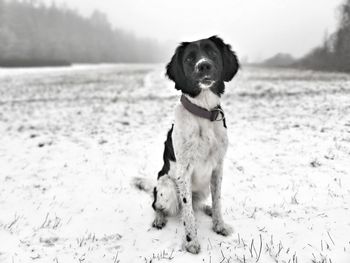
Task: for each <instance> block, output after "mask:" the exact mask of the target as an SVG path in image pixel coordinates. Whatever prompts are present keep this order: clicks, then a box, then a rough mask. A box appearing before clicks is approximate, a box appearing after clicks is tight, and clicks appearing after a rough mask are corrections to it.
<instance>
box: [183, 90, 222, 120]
mask: <svg viewBox="0 0 350 263" xmlns="http://www.w3.org/2000/svg"><path fill="white" fill-rule="evenodd" d="M180 101H181V103H182V105H183V106H184V107H185V109H186V110H188V111H189V112H191V113H192V114H194V115H196V116H198V117H201V118H205V119H208V120H210V121H224V122H225V114H224V111H223V110H222V109H221V107H220V105H218V106H216V107H215V108H214V109H212V110H210V111H209V110H207V109H204V108H202V107H199V106H198V105H196V104H194V103H192V102H191V101H190V100H189V99H188V98H186V96H185V95H183V94H182V95H181V99H180ZM219 114H221V118H220V119H217V118H218V116H219Z"/></svg>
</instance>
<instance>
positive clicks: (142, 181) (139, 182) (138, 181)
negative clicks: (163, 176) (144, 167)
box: [132, 177, 155, 194]
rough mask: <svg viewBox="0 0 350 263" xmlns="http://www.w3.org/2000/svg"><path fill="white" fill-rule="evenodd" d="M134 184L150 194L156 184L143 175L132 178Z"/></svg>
mask: <svg viewBox="0 0 350 263" xmlns="http://www.w3.org/2000/svg"><path fill="white" fill-rule="evenodd" d="M132 184H133V185H134V186H135V187H136V188H137V189H139V190H141V191H145V192H147V193H149V194H151V193H152V191H153V188H154V187H155V185H154V184H153V183H152V182H151V181H150V180H148V179H146V178H143V177H134V178H133V179H132Z"/></svg>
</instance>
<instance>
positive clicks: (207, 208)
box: [203, 205, 213, 217]
mask: <svg viewBox="0 0 350 263" xmlns="http://www.w3.org/2000/svg"><path fill="white" fill-rule="evenodd" d="M203 212H204V214H206V215H207V216H210V217H212V216H213V209H212V208H211V206H210V205H205V206H203Z"/></svg>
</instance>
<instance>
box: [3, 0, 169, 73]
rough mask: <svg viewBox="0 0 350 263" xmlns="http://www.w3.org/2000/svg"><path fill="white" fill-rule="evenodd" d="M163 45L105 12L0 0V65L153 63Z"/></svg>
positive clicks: (162, 55)
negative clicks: (121, 26) (129, 29)
mask: <svg viewBox="0 0 350 263" xmlns="http://www.w3.org/2000/svg"><path fill="white" fill-rule="evenodd" d="M162 50H165V49H164V47H163V46H162V45H161V44H160V43H158V42H156V41H155V40H151V39H144V38H138V37H135V36H134V35H132V34H130V33H127V32H125V31H123V30H120V29H117V28H114V27H112V26H111V24H110V22H109V21H108V18H107V16H106V15H105V14H104V13H102V12H100V11H97V10H96V11H94V12H93V13H92V14H91V16H90V17H83V16H81V15H80V14H79V13H78V12H77V11H75V10H72V9H69V8H67V7H65V6H57V5H56V4H54V3H52V4H51V5H45V4H43V3H41V2H38V1H35V0H31V1H28V0H26V1H18V0H13V1H6V0H0V66H1V65H6V64H7V65H8V66H11V65H12V66H31V64H34V65H35V64H36V65H41V64H42V65H56V64H57V65H60V64H70V63H100V62H105V63H113V62H159V61H162V60H163V58H164V56H165V54H164V53H162Z"/></svg>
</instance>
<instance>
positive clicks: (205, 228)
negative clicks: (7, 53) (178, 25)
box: [0, 65, 350, 263]
mask: <svg viewBox="0 0 350 263" xmlns="http://www.w3.org/2000/svg"><path fill="white" fill-rule="evenodd" d="M163 67H164V65H99V66H91V65H89V66H82V65H77V66H75V67H73V68H55V69H11V70H5V69H0V134H1V136H0V262H32V261H33V262H55V263H56V262H65V263H66V262H169V261H171V262H264V263H265V262H267V263H268V262H291V263H294V262H329V263H330V262H336V263H349V262H350V220H349V218H350V210H349V208H350V206H349V205H350V177H349V175H350V162H349V160H350V76H349V75H345V74H337V73H320V72H313V71H298V70H287V69H283V70H275V69H258V68H243V69H242V70H241V72H240V73H239V76H238V77H237V78H236V79H235V80H234V81H233V82H231V83H229V84H228V85H227V89H226V93H225V95H224V96H223V99H222V106H223V108H224V110H225V113H226V114H225V115H226V116H227V126H228V135H229V139H230V145H229V150H228V153H227V157H226V159H225V167H224V182H223V197H222V202H223V203H222V205H223V214H224V218H225V220H226V221H227V223H229V224H230V225H232V226H233V227H234V230H235V232H234V234H233V235H232V236H230V237H222V236H219V235H217V234H215V233H214V232H213V231H212V230H211V219H210V218H209V217H207V216H206V215H204V214H202V213H200V212H198V213H197V214H196V216H197V221H198V227H199V231H198V235H199V241H200V243H201V253H200V254H199V255H191V254H189V253H186V252H185V251H184V250H183V249H182V235H183V229H182V226H181V224H180V222H179V219H178V218H171V219H169V222H168V224H167V226H166V227H165V228H164V229H163V230H161V231H159V230H156V229H153V228H151V222H152V219H153V211H152V208H151V202H152V200H151V197H150V196H149V195H148V194H146V193H144V192H140V191H138V190H136V189H135V188H134V187H132V185H131V179H132V178H133V177H134V176H143V177H146V178H149V179H150V180H154V181H155V180H156V175H157V172H158V170H159V169H160V168H161V166H162V151H163V143H164V140H165V137H166V132H167V130H168V129H169V128H170V126H171V122H172V120H173V108H174V105H175V104H176V103H177V101H178V100H179V93H178V91H176V90H175V89H173V84H172V83H171V82H170V81H168V80H166V79H165V77H164V70H163ZM208 201H209V200H208ZM208 203H209V202H208ZM260 248H261V249H260ZM260 250H261V251H260Z"/></svg>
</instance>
